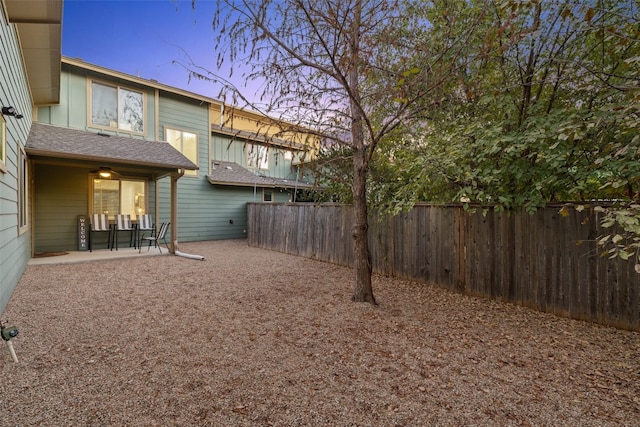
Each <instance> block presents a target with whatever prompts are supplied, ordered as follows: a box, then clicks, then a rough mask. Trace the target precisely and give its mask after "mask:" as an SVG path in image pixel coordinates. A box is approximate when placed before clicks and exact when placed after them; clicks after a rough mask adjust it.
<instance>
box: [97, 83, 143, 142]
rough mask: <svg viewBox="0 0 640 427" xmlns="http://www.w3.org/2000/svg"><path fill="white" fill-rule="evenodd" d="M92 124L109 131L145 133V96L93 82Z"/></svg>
mask: <svg viewBox="0 0 640 427" xmlns="http://www.w3.org/2000/svg"><path fill="white" fill-rule="evenodd" d="M91 123H92V124H93V125H95V126H100V127H104V128H107V129H114V130H123V131H128V132H136V133H143V132H144V94H143V93H142V92H139V91H135V90H131V89H125V88H121V87H118V86H109V85H106V84H102V83H97V82H91Z"/></svg>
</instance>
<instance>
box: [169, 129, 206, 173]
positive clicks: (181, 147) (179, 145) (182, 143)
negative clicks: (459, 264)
mask: <svg viewBox="0 0 640 427" xmlns="http://www.w3.org/2000/svg"><path fill="white" fill-rule="evenodd" d="M165 137H166V139H167V142H168V143H169V144H171V145H172V146H173V148H175V149H176V150H178V151H179V152H181V153H182V154H183V155H184V156H185V157H186V158H187V159H189V160H191V161H192V162H193V163H195V164H196V165H197V164H198V135H196V134H195V133H191V132H185V131H182V130H178V129H170V128H166V129H165ZM184 174H185V175H191V176H197V175H198V171H193V170H187V171H185V173H184Z"/></svg>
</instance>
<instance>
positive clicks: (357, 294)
mask: <svg viewBox="0 0 640 427" xmlns="http://www.w3.org/2000/svg"><path fill="white" fill-rule="evenodd" d="M361 13H362V4H361V2H360V1H358V2H357V3H356V6H355V8H354V19H353V27H352V34H351V54H352V61H353V62H352V66H351V69H350V70H349V75H348V79H349V86H350V87H351V117H352V122H351V136H352V140H353V187H352V191H353V211H354V212H353V213H354V215H353V218H354V219H353V229H352V236H353V239H354V256H355V271H356V286H355V290H354V293H353V297H352V298H351V299H352V300H353V301H356V302H369V303H371V304H375V303H376V300H375V298H374V297H373V287H372V286H371V254H370V252H369V232H368V231H369V218H368V215H367V175H368V173H369V161H368V158H367V147H366V144H365V138H364V129H363V123H362V120H363V116H362V115H363V112H362V110H361V107H360V88H359V81H358V71H359V70H358V63H359V55H360V36H359V34H360V15H361Z"/></svg>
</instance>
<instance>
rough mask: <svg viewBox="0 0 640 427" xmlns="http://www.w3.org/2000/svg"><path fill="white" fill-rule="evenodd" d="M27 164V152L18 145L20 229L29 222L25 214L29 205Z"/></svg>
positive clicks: (25, 226) (23, 228)
mask: <svg viewBox="0 0 640 427" xmlns="http://www.w3.org/2000/svg"><path fill="white" fill-rule="evenodd" d="M27 166H28V161H27V154H26V153H25V152H24V149H23V148H22V147H20V148H19V150H18V229H19V230H20V231H23V230H25V229H26V228H27V226H28V224H29V218H28V216H27V213H28V212H27V207H28V206H29V199H28V195H29V192H28V190H29V189H28V184H29V170H28V169H27Z"/></svg>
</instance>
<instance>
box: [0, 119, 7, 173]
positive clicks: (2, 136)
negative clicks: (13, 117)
mask: <svg viewBox="0 0 640 427" xmlns="http://www.w3.org/2000/svg"><path fill="white" fill-rule="evenodd" d="M5 127H6V122H5V121H4V116H3V115H2V114H0V172H6V171H7V138H6V131H5Z"/></svg>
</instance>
